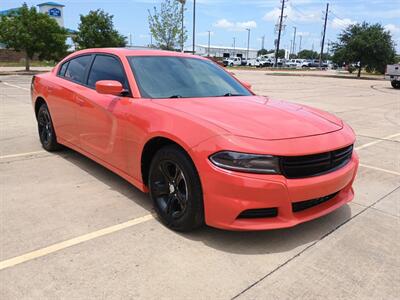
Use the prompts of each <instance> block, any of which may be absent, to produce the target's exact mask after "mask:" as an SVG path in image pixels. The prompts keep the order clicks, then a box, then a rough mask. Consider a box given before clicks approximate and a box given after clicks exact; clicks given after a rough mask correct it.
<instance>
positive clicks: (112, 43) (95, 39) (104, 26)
mask: <svg viewBox="0 0 400 300" xmlns="http://www.w3.org/2000/svg"><path fill="white" fill-rule="evenodd" d="M113 17H114V16H113V15H110V14H108V13H106V12H104V11H103V10H101V9H97V10H94V11H93V10H92V11H90V12H89V13H88V14H87V15H86V16H84V15H81V17H80V18H81V22H80V23H79V26H78V32H77V33H76V35H75V36H74V37H73V38H72V39H73V41H74V42H75V43H76V44H77V46H78V48H79V49H86V48H102V47H125V46H126V37H125V36H123V35H121V34H119V32H118V31H117V30H116V29H114V23H113Z"/></svg>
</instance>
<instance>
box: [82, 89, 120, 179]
mask: <svg viewBox="0 0 400 300" xmlns="http://www.w3.org/2000/svg"><path fill="white" fill-rule="evenodd" d="M77 101H78V103H79V110H78V114H77V120H78V126H79V143H80V147H81V148H82V149H83V150H85V151H87V152H89V153H91V154H92V155H94V156H96V157H98V158H100V159H102V160H104V161H106V162H107V163H109V164H111V165H113V166H114V167H117V168H119V169H121V170H123V171H125V169H126V159H125V157H124V153H125V151H124V150H125V148H124V147H123V144H124V132H123V130H122V128H121V126H119V124H120V121H119V119H120V107H121V105H122V104H121V102H123V99H122V98H121V97H117V96H113V95H102V94H99V93H97V92H96V91H95V90H92V89H88V91H87V92H86V93H85V96H83V95H77Z"/></svg>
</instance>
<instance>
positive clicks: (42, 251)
mask: <svg viewBox="0 0 400 300" xmlns="http://www.w3.org/2000/svg"><path fill="white" fill-rule="evenodd" d="M234 72H235V73H236V75H237V76H238V77H239V78H241V79H243V80H245V81H248V82H249V83H251V84H252V85H253V90H254V91H255V92H256V93H257V94H261V95H268V96H271V97H272V98H275V99H286V100H290V101H293V102H298V103H302V104H306V105H310V106H314V107H317V108H320V109H323V110H327V111H329V112H332V113H334V114H336V115H337V116H339V117H341V118H343V119H344V120H345V121H346V122H348V123H349V124H350V125H351V126H352V127H353V129H354V130H355V132H356V134H357V143H356V149H357V151H358V153H359V155H360V163H361V165H360V169H359V173H358V177H357V180H356V183H355V190H356V191H355V192H356V196H355V199H354V200H353V201H352V202H350V204H349V205H346V206H344V207H342V208H340V209H339V210H337V211H335V212H333V213H331V214H329V215H327V216H325V217H322V218H320V219H317V220H314V221H311V222H308V223H305V224H301V225H299V226H297V227H294V228H290V229H284V230H274V231H264V232H228V231H222V230H217V229H212V228H204V229H202V230H200V231H197V232H193V233H188V234H180V233H176V232H173V231H171V230H168V229H167V228H165V227H164V226H162V225H161V223H159V222H158V220H157V219H156V218H155V217H154V216H153V214H152V213H153V211H152V205H151V203H150V201H149V199H148V196H147V195H145V194H142V193H141V192H139V191H138V190H136V189H135V188H134V187H133V186H131V185H130V184H129V183H127V182H126V181H124V180H123V179H121V178H120V177H118V176H116V175H114V174H113V173H111V172H110V171H108V170H106V169H105V168H103V167H101V166H99V165H97V164H96V163H94V162H92V161H90V160H89V159H87V158H85V157H83V156H82V155H80V154H77V153H76V152H73V151H72V150H68V149H65V150H62V151H60V152H57V153H47V152H45V151H43V150H42V148H41V146H40V144H39V139H38V138H37V132H36V131H37V129H36V123H35V122H36V120H35V118H34V113H33V110H32V107H31V102H30V101H31V100H30V92H29V88H30V81H31V77H30V76H21V75H7V76H0V81H1V82H0V103H1V111H0V114H1V116H0V120H1V124H0V128H1V136H0V142H1V144H0V158H1V160H0V178H1V180H0V187H1V188H0V192H1V194H0V195H1V199H0V200H1V210H0V220H1V228H0V229H1V232H0V235H1V239H0V243H1V246H0V249H1V251H0V261H1V262H0V298H1V299H24V298H26V299H28V298H37V299H39V298H40V299H46V298H49V299H58V298H67V299H77V298H80V299H89V298H118V299H130V298H142V299H150V298H161V299H162V298H169V299H232V298H239V299H293V298H308V299H315V298H326V299H340V298H353V299H396V298H397V299H398V297H399V295H400V255H399V249H400V226H399V225H400V222H399V220H400V92H399V91H397V90H394V89H392V88H391V86H390V83H389V82H387V81H381V80H354V79H337V78H326V77H309V76H307V77H306V76H305V77H301V76H273V75H271V74H268V75H266V74H265V72H264V71H244V70H242V71H236V70H235V71H234Z"/></svg>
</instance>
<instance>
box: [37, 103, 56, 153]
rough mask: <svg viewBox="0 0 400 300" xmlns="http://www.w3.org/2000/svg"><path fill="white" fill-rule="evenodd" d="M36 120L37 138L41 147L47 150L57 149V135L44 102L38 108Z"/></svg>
mask: <svg viewBox="0 0 400 300" xmlns="http://www.w3.org/2000/svg"><path fill="white" fill-rule="evenodd" d="M37 122H38V132H39V139H40V143H41V144H42V147H43V148H44V149H45V150H46V151H49V152H51V151H56V150H59V149H60V148H61V145H60V144H59V143H57V136H56V133H55V131H54V127H53V122H52V120H51V116H50V111H49V108H48V107H47V105H46V104H45V103H43V104H42V105H41V106H40V108H39V111H38V114H37Z"/></svg>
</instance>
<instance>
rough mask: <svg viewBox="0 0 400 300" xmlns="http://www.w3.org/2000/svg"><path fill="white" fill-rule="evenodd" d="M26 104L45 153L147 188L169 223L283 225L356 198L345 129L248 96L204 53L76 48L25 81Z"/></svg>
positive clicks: (303, 109)
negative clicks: (66, 153)
mask: <svg viewBox="0 0 400 300" xmlns="http://www.w3.org/2000/svg"><path fill="white" fill-rule="evenodd" d="M32 102H33V107H34V110H35V114H36V118H37V122H38V129H39V138H40V141H41V143H42V145H43V148H44V149H46V150H47V151H54V150H57V149H59V148H60V146H61V145H64V146H66V147H68V148H71V149H74V150H75V151H78V152H80V153H82V154H83V155H85V156H87V157H89V158H91V159H93V160H95V161H96V162H98V163H99V164H101V165H103V166H105V167H106V168H108V169H110V170H111V171H113V172H115V173H117V174H118V175H120V176H121V177H123V178H124V179H126V180H127V181H129V182H131V183H132V184H133V185H134V186H136V187H137V188H139V189H140V190H142V191H143V192H149V194H150V197H151V199H152V201H153V203H154V207H155V210H156V212H157V214H158V216H159V219H160V220H161V221H162V222H163V223H164V224H165V225H167V226H168V227H170V228H172V229H174V230H179V231H189V230H193V229H195V228H198V227H200V226H202V225H203V224H207V225H209V226H213V227H218V228H223V229H230V230H264V229H275V228H283V227H290V226H294V225H296V224H299V223H302V222H305V221H308V220H312V219H315V218H317V217H320V216H322V215H325V214H327V213H329V212H331V211H333V210H335V209H337V208H338V207H340V206H342V205H344V204H346V203H347V202H349V201H351V200H352V198H353V196H354V193H353V189H352V184H353V181H354V178H355V175H356V172H357V167H358V157H357V155H356V153H355V152H354V151H353V144H354V141H355V134H354V132H353V131H352V129H351V128H350V127H349V126H348V125H346V124H345V123H344V122H343V121H342V120H340V119H338V118H337V117H335V116H333V115H331V114H328V113H326V112H323V111H320V110H317V109H314V108H311V107H307V106H302V105H298V104H293V103H289V102H284V101H276V100H272V99H270V98H268V97H264V96H256V95H255V94H254V93H253V92H252V91H251V90H250V85H249V84H247V83H245V82H241V81H240V80H238V79H237V78H235V77H233V76H232V75H231V74H229V73H228V72H226V71H225V70H224V69H223V68H222V67H220V66H219V65H217V64H216V63H214V62H212V61H210V60H208V59H206V58H202V57H198V56H194V55H190V54H182V53H176V52H167V51H156V50H129V49H111V48H110V49H88V50H83V51H78V52H75V53H73V54H71V55H70V56H68V57H66V58H65V59H64V60H62V61H61V62H60V63H59V64H58V65H57V66H56V67H55V68H54V69H53V70H52V71H51V72H49V73H45V74H40V75H37V76H34V77H33V79H32Z"/></svg>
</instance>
